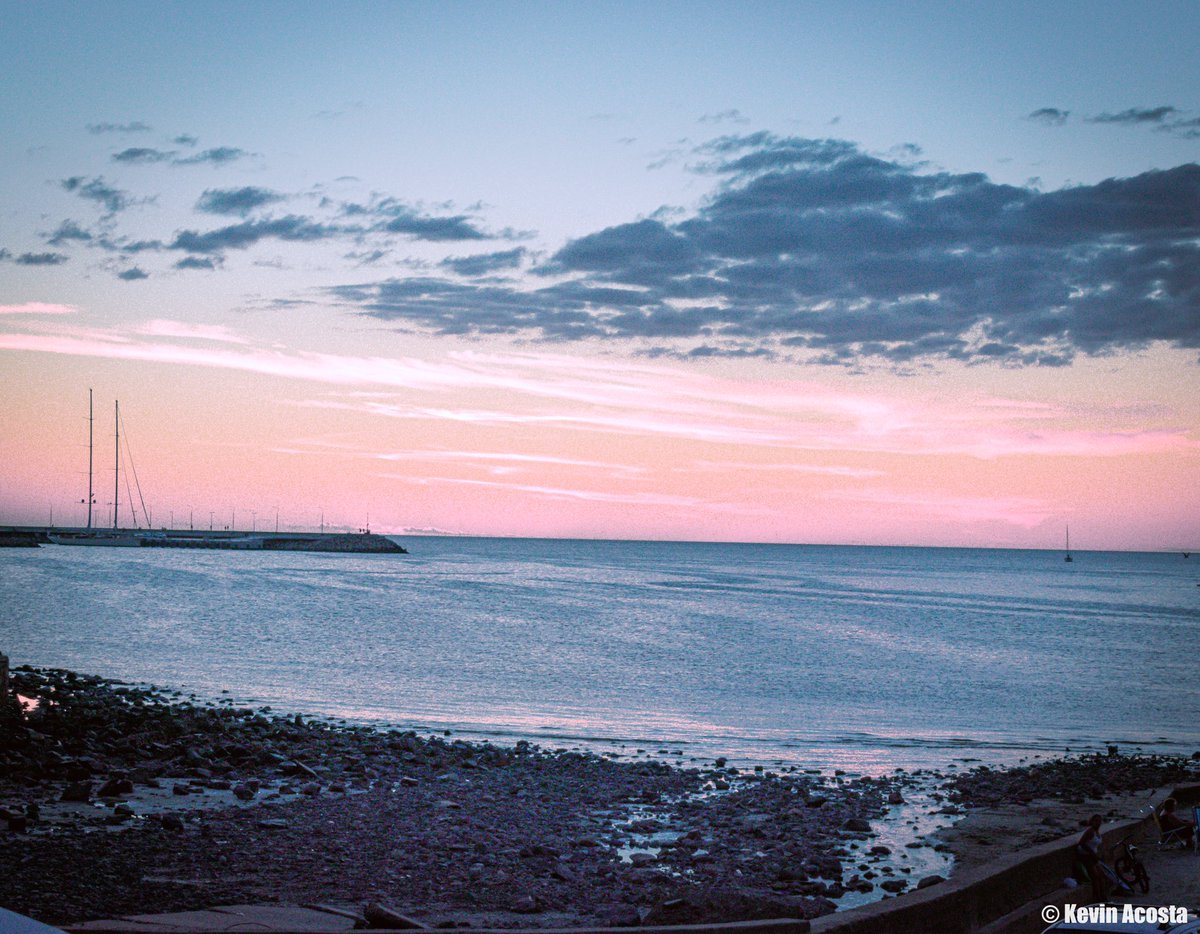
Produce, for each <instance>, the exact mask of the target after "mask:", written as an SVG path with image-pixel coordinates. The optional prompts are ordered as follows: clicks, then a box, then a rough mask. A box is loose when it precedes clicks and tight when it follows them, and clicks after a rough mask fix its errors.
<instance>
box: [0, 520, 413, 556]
mask: <svg viewBox="0 0 1200 934" xmlns="http://www.w3.org/2000/svg"><path fill="white" fill-rule="evenodd" d="M41 545H67V546H80V545H82V546H93V547H95V546H100V547H110V548H207V549H219V550H223V551H317V552H331V553H341V554H407V553H408V552H407V550H406V549H404V548H403V547H401V546H400V545H398V544H397V543H396V542H394V541H392V540H391V539H390V538H387V537H386V536H383V535H376V534H374V533H372V532H249V531H238V530H232V529H231V530H226V529H222V530H211V529H210V530H198V529H166V528H163V529H97V528H90V529H89V528H84V527H80V528H64V527H60V526H46V525H36V526H34V525H7V526H0V547H8V548H36V547H39V546H41Z"/></svg>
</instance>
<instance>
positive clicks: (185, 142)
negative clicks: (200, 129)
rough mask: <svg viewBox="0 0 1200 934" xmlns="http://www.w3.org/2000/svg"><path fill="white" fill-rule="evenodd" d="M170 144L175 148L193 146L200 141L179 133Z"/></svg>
mask: <svg viewBox="0 0 1200 934" xmlns="http://www.w3.org/2000/svg"><path fill="white" fill-rule="evenodd" d="M171 142H172V143H174V144H175V145H176V146H195V145H196V144H197V143H198V142H200V140H199V139H197V138H196V137H195V136H189V135H188V134H187V133H180V134H179V135H178V136H176V137H175V138H174V139H173V140H171Z"/></svg>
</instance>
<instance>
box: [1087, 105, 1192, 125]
mask: <svg viewBox="0 0 1200 934" xmlns="http://www.w3.org/2000/svg"><path fill="white" fill-rule="evenodd" d="M1177 113H1179V111H1178V110H1176V109H1175V108H1174V107H1167V106H1163V107H1131V108H1129V109H1128V110H1122V111H1121V112H1120V113H1115V114H1110V113H1102V114H1097V115H1096V116H1094V117H1088V118H1087V120H1088V123H1128V124H1133V125H1135V126H1136V125H1141V124H1145V123H1163V122H1164V121H1166V120H1168V119H1170V118H1171V117H1174V116H1175V114H1177Z"/></svg>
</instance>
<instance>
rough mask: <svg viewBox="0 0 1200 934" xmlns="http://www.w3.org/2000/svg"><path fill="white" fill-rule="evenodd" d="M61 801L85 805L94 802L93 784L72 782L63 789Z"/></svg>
mask: <svg viewBox="0 0 1200 934" xmlns="http://www.w3.org/2000/svg"><path fill="white" fill-rule="evenodd" d="M59 800H60V801H76V802H80V803H83V804H86V803H87V802H89V801H91V800H92V783H91V782H71V783H70V784H69V785H67V787H66V788H64V789H63V793H62V797H61V798H60V799H59Z"/></svg>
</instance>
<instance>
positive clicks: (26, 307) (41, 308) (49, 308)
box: [0, 302, 79, 315]
mask: <svg viewBox="0 0 1200 934" xmlns="http://www.w3.org/2000/svg"><path fill="white" fill-rule="evenodd" d="M78 312H79V309H78V308H77V307H76V306H74V305H56V304H53V303H50V302H24V303H22V304H20V305H0V315H73V314H77V313H78Z"/></svg>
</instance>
